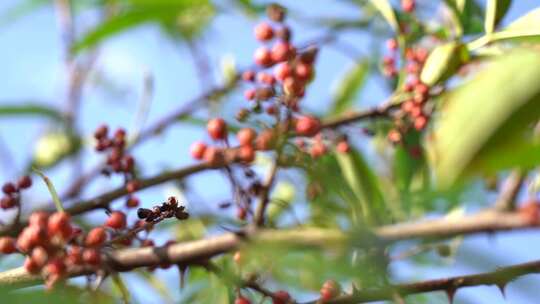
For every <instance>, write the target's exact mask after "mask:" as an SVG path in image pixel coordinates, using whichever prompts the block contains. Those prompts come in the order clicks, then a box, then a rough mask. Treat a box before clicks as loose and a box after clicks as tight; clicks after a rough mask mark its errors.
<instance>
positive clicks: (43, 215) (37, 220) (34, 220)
mask: <svg viewBox="0 0 540 304" xmlns="http://www.w3.org/2000/svg"><path fill="white" fill-rule="evenodd" d="M48 217H49V215H48V214H47V212H44V211H38V212H34V213H32V214H31V215H30V217H29V218H28V225H29V226H37V227H43V228H45V227H46V226H47V219H48Z"/></svg>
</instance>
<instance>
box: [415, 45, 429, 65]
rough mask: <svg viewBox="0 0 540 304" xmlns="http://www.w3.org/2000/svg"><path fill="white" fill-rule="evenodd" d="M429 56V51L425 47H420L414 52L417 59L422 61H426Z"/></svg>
mask: <svg viewBox="0 0 540 304" xmlns="http://www.w3.org/2000/svg"><path fill="white" fill-rule="evenodd" d="M428 56H429V51H428V50H427V49H425V48H418V49H416V51H415V52H414V57H415V58H416V61H418V62H420V63H424V62H425V61H426V59H427V58H428Z"/></svg>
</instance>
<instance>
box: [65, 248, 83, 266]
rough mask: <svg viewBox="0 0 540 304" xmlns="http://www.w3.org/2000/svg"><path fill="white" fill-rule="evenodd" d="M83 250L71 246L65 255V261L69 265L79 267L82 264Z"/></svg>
mask: <svg viewBox="0 0 540 304" xmlns="http://www.w3.org/2000/svg"><path fill="white" fill-rule="evenodd" d="M82 255H83V250H82V248H81V247H79V246H72V247H71V248H70V249H69V251H68V254H67V261H68V262H69V263H70V264H71V265H80V264H82V262H83V256H82Z"/></svg>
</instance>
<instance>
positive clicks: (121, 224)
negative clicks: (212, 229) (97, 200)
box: [105, 211, 126, 229]
mask: <svg viewBox="0 0 540 304" xmlns="http://www.w3.org/2000/svg"><path fill="white" fill-rule="evenodd" d="M105 226H107V227H111V228H113V229H124V228H126V215H125V214H124V213H123V212H120V211H114V212H113V213H111V215H110V216H109V218H108V219H107V220H106V221H105Z"/></svg>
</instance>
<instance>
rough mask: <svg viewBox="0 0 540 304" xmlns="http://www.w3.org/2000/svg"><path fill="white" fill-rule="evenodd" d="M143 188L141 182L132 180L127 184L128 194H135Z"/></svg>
mask: <svg viewBox="0 0 540 304" xmlns="http://www.w3.org/2000/svg"><path fill="white" fill-rule="evenodd" d="M140 188H141V184H140V183H139V181H137V180H130V181H129V182H128V183H127V184H126V191H127V192H128V193H133V192H136V191H137V190H139V189H140Z"/></svg>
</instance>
